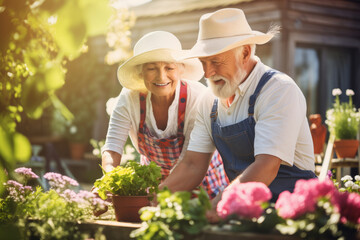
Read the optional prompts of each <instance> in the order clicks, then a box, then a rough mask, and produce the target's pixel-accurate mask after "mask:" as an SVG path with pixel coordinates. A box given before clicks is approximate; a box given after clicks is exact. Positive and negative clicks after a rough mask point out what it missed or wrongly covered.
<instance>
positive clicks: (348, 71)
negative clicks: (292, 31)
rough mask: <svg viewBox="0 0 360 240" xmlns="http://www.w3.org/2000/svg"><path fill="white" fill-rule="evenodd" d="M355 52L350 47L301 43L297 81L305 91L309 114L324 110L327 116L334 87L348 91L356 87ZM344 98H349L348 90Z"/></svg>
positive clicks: (297, 65)
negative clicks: (347, 95) (302, 44)
mask: <svg viewBox="0 0 360 240" xmlns="http://www.w3.org/2000/svg"><path fill="white" fill-rule="evenodd" d="M353 52H354V51H353V50H352V49H349V48H333V47H326V46H301V45H300V46H297V48H296V51H295V59H294V67H295V81H296V83H297V84H298V86H299V87H300V89H301V90H302V92H303V93H304V95H305V98H306V102H307V107H308V108H307V116H309V115H310V114H312V113H320V114H321V116H322V118H323V120H324V119H325V113H326V110H327V109H328V108H330V107H331V106H332V103H333V96H332V89H334V88H340V89H341V90H342V91H343V92H344V93H345V91H346V89H349V88H352V89H354V87H352V86H354V85H355V77H354V74H355V72H354V56H353ZM354 90H355V89H354ZM356 94H359V93H356ZM342 98H344V99H342V100H343V101H347V97H346V95H345V94H343V95H342Z"/></svg>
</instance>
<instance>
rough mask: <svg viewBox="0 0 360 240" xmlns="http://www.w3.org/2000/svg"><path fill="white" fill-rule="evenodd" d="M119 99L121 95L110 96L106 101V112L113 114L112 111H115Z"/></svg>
mask: <svg viewBox="0 0 360 240" xmlns="http://www.w3.org/2000/svg"><path fill="white" fill-rule="evenodd" d="M118 100H119V97H116V98H110V99H109V100H108V101H107V102H106V112H107V114H108V115H109V116H111V114H112V112H113V111H114V109H115V107H116V104H117V102H118Z"/></svg>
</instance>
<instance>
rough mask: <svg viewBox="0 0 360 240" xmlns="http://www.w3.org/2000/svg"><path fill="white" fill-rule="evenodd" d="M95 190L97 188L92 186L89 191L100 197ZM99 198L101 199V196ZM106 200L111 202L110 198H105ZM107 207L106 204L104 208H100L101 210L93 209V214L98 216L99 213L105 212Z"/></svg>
mask: <svg viewBox="0 0 360 240" xmlns="http://www.w3.org/2000/svg"><path fill="white" fill-rule="evenodd" d="M97 190H98V189H97V188H95V187H93V188H92V189H91V192H92V193H93V194H95V196H96V197H97V198H100V196H99V194H98V191H97ZM100 199H102V198H100ZM106 201H108V202H109V201H110V202H111V200H109V198H107V200H106ZM108 209H109V208H108V206H106V207H105V209H101V210H97V209H94V210H93V214H94V216H95V217H98V216H100V215H101V214H103V213H106V212H107V211H108Z"/></svg>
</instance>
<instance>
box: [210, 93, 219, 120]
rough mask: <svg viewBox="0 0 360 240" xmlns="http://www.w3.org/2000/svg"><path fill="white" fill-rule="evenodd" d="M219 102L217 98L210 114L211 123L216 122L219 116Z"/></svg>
mask: <svg viewBox="0 0 360 240" xmlns="http://www.w3.org/2000/svg"><path fill="white" fill-rule="evenodd" d="M218 101H219V99H218V98H215V99H214V104H213V106H212V109H211V113H210V118H211V122H215V121H216V119H217V115H218V111H217V109H218Z"/></svg>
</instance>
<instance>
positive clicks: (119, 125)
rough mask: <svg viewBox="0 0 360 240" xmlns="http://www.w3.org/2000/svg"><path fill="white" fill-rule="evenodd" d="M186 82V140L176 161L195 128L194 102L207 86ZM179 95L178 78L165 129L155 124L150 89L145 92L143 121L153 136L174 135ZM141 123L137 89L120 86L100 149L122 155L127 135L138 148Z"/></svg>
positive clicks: (183, 152)
mask: <svg viewBox="0 0 360 240" xmlns="http://www.w3.org/2000/svg"><path fill="white" fill-rule="evenodd" d="M183 81H185V82H187V85H188V86H187V100H186V110H185V123H184V132H183V134H184V136H185V141H184V145H183V149H182V152H181V155H180V157H179V160H178V162H179V161H180V160H181V159H182V158H183V157H184V154H185V152H186V149H187V146H188V144H189V139H190V133H191V130H192V129H193V127H194V122H195V118H196V111H197V104H198V102H199V100H200V98H199V94H201V93H202V92H203V91H204V90H205V89H206V87H205V86H204V85H203V84H201V83H200V82H195V81H186V80H183ZM179 94H180V81H179V82H178V85H177V87H176V90H175V98H174V100H173V102H172V104H171V105H170V107H169V110H168V122H167V126H166V129H165V130H161V129H159V128H158V127H157V125H156V120H155V117H154V114H153V108H152V104H151V100H150V98H151V92H149V93H148V94H147V98H146V119H145V123H146V125H147V127H148V128H149V130H150V132H151V134H152V135H153V136H155V137H156V138H158V139H160V138H168V137H171V136H173V135H176V134H177V130H178V129H177V128H178V124H177V118H178V103H179ZM139 124H140V100H139V92H137V91H133V90H129V89H126V88H123V89H122V91H121V93H120V95H119V100H118V102H117V105H116V108H115V109H114V111H113V113H112V114H111V117H110V122H109V128H108V132H107V135H106V141H105V145H104V146H103V147H102V149H101V151H102V152H104V151H105V150H110V151H114V152H117V153H119V154H123V150H124V145H125V142H126V140H127V138H128V136H130V138H131V141H132V143H133V145H134V147H135V148H136V149H137V150H138V151H139V148H138V130H139Z"/></svg>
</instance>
